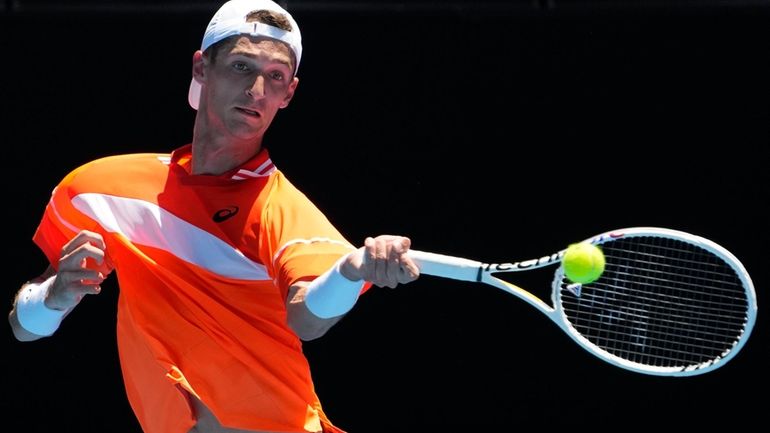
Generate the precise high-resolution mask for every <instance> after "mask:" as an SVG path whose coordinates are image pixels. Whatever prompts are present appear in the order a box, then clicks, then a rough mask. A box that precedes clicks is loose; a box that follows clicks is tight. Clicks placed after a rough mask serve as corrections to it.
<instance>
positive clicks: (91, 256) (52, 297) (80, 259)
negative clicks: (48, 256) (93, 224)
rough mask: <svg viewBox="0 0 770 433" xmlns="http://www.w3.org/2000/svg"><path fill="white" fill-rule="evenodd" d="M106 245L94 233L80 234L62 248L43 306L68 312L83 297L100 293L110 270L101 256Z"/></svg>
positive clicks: (104, 255)
mask: <svg viewBox="0 0 770 433" xmlns="http://www.w3.org/2000/svg"><path fill="white" fill-rule="evenodd" d="M105 248H106V244H105V242H104V239H103V238H102V236H101V235H99V234H98V233H94V232H90V231H86V230H84V231H81V232H80V233H78V234H77V235H76V236H75V237H73V238H72V239H71V240H70V241H69V242H67V243H66V244H65V245H64V247H62V252H61V257H60V258H59V266H58V270H57V273H56V280H55V281H54V283H53V285H52V286H51V288H50V292H49V296H48V299H47V302H49V303H50V304H51V305H53V306H57V307H60V308H70V307H73V306H75V305H77V303H79V302H80V300H81V299H82V298H83V296H85V295H95V294H98V293H100V292H101V284H102V282H104V280H105V278H107V276H108V275H109V273H110V272H111V271H112V269H113V266H112V263H111V262H110V261H109V259H108V258H107V257H106V254H105Z"/></svg>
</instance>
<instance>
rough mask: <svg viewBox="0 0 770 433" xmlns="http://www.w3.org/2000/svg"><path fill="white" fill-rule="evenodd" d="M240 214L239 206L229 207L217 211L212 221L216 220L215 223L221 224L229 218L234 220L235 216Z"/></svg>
mask: <svg viewBox="0 0 770 433" xmlns="http://www.w3.org/2000/svg"><path fill="white" fill-rule="evenodd" d="M237 213H238V206H228V207H226V208H224V209H219V210H218V211H216V213H215V214H214V216H213V217H211V219H213V220H214V222H215V223H221V222H223V221H226V220H227V219H229V218H232V217H233V216H235V214H237Z"/></svg>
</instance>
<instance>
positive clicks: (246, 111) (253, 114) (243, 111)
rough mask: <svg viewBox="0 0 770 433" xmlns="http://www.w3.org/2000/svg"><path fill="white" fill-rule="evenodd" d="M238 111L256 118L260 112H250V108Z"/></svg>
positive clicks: (240, 108)
mask: <svg viewBox="0 0 770 433" xmlns="http://www.w3.org/2000/svg"><path fill="white" fill-rule="evenodd" d="M237 109H238V110H239V111H241V112H242V113H245V114H248V115H249V116H255V117H257V116H259V113H258V112H256V111H254V110H249V109H248V108H243V107H238V108H237Z"/></svg>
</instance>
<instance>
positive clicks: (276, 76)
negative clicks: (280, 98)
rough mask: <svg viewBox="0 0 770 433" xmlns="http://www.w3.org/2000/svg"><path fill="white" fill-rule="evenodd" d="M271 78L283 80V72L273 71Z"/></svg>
mask: <svg viewBox="0 0 770 433" xmlns="http://www.w3.org/2000/svg"><path fill="white" fill-rule="evenodd" d="M270 78H272V79H274V80H278V81H281V80H283V73H281V72H272V73H271V74H270Z"/></svg>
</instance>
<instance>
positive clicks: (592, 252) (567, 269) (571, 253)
mask: <svg viewBox="0 0 770 433" xmlns="http://www.w3.org/2000/svg"><path fill="white" fill-rule="evenodd" d="M562 264H563V266H564V274H565V275H567V278H569V279H570V280H571V281H572V282H574V283H581V284H588V283H592V282H594V281H596V280H598V279H599V277H601V276H602V272H604V253H603V252H602V250H601V249H599V247H597V246H596V245H593V244H589V243H587V242H581V243H578V244H572V245H570V246H569V247H567V251H565V252H564V258H563V259H562Z"/></svg>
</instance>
